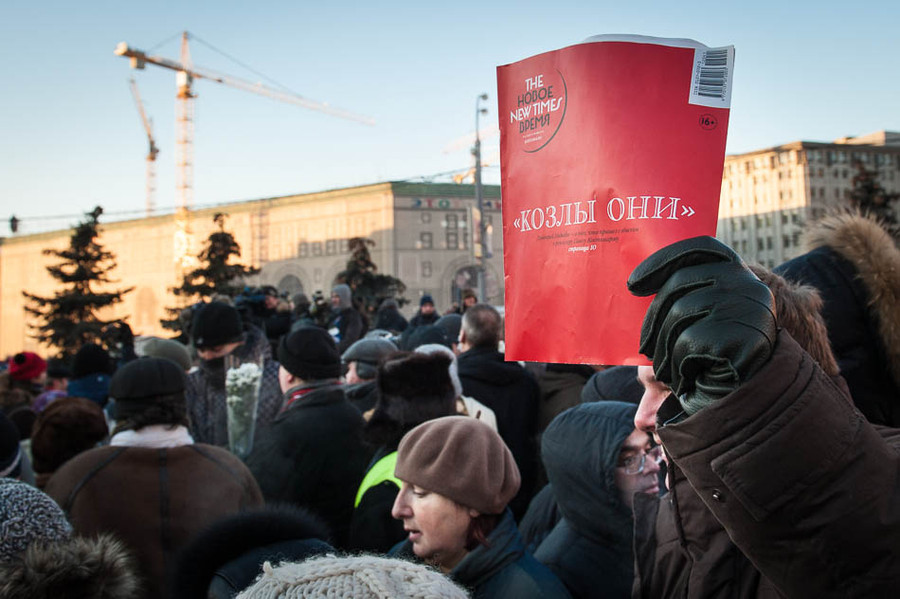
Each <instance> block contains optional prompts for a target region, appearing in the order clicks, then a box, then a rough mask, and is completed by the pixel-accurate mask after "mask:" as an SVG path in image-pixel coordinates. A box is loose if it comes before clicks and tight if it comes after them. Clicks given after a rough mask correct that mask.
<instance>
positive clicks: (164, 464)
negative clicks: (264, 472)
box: [46, 358, 263, 598]
mask: <svg viewBox="0 0 900 599" xmlns="http://www.w3.org/2000/svg"><path fill="white" fill-rule="evenodd" d="M184 389H185V377H184V371H183V370H182V369H181V367H180V366H178V365H177V364H175V363H174V362H172V361H170V360H166V359H164V358H139V359H137V360H134V361H132V362H129V363H128V364H126V365H125V366H123V367H122V368H120V369H119V370H118V371H117V372H116V374H115V375H113V379H112V382H111V384H110V394H111V395H112V396H113V397H114V398H115V399H116V411H117V414H116V422H117V425H116V428H115V430H114V431H113V436H112V439H111V440H110V444H109V446H106V447H100V448H96V449H91V450H88V451H86V452H84V453H81V454H79V455H77V456H76V457H74V458H73V459H71V460H69V461H68V462H66V463H65V464H63V465H62V466H61V467H60V468H59V469H58V470H57V471H56V473H55V474H54V475H53V476H52V477H50V480H49V481H48V482H47V487H46V489H47V494H48V495H50V496H51V497H52V498H53V499H54V500H55V501H56V502H57V503H58V504H59V505H60V506H61V507H62V508H63V510H64V511H65V512H66V514H67V516H68V517H69V520H70V522H71V523H72V526H73V528H74V529H75V531H76V532H77V533H79V534H82V535H96V534H99V533H111V534H115V535H116V536H117V537H119V538H120V539H121V540H122V541H123V542H125V544H126V545H127V546H128V548H129V550H130V551H132V552H133V553H134V554H135V556H136V557H137V558H138V567H139V570H140V574H141V577H142V580H143V585H144V591H145V592H144V593H143V594H142V595H140V596H142V597H147V598H150V597H154V598H157V597H167V596H168V593H167V592H166V581H167V580H168V578H169V577H170V576H172V573H173V569H174V564H175V556H176V554H177V553H178V551H179V550H180V549H181V548H182V547H184V546H186V545H187V543H188V542H189V541H190V540H191V539H192V538H193V536H194V535H196V534H197V533H198V532H199V531H201V530H202V529H203V528H205V527H206V526H207V525H209V524H211V523H212V522H214V521H216V520H218V519H219V518H221V517H223V516H226V515H229V514H234V513H237V512H239V511H241V510H245V509H249V508H253V507H256V506H259V505H262V503H263V499H262V495H261V493H260V491H259V487H258V486H257V484H256V481H255V480H254V479H253V475H251V474H250V471H249V470H248V469H247V468H246V466H244V465H243V464H242V463H241V461H240V460H238V459H237V458H236V457H234V456H233V455H231V454H230V453H228V452H227V451H225V450H224V449H221V448H218V447H213V446H210V445H204V444H195V443H194V440H193V439H192V438H191V436H190V434H189V433H188V428H187V424H188V415H187V406H186V405H185V396H184Z"/></svg>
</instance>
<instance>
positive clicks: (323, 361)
mask: <svg viewBox="0 0 900 599" xmlns="http://www.w3.org/2000/svg"><path fill="white" fill-rule="evenodd" d="M278 361H279V362H281V365H282V366H284V369H285V370H287V371H288V372H290V373H291V374H293V375H294V376H296V377H300V378H301V379H303V380H305V381H315V380H321V379H333V378H337V377H339V376H341V373H342V372H343V368H342V366H341V354H339V353H338V348H337V345H335V343H334V338H333V337H332V336H331V335H329V334H328V333H327V332H326V331H325V330H324V329H320V328H319V327H300V328H299V329H297V330H296V331H291V332H290V333H288V334H287V335H285V336H284V337H282V338H281V343H280V344H279V345H278Z"/></svg>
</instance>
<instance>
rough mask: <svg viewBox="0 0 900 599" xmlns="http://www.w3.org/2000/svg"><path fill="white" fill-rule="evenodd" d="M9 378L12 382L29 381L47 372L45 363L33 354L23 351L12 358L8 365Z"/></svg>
mask: <svg viewBox="0 0 900 599" xmlns="http://www.w3.org/2000/svg"><path fill="white" fill-rule="evenodd" d="M8 369H9V377H10V378H11V379H12V380H14V381H30V380H31V379H36V378H37V377H39V376H41V373H42V372H44V371H45V370H47V362H46V361H45V360H44V358H42V357H40V356H39V355H37V354H36V353H34V352H30V351H23V352H19V353H17V354H16V355H14V356H13V357H12V359H11V360H10V361H9V365H8Z"/></svg>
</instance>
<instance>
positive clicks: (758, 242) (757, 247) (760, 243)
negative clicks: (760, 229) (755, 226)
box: [756, 238, 765, 252]
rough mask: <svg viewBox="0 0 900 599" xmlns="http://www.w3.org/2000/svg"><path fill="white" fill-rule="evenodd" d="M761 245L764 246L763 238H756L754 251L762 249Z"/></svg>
mask: <svg viewBox="0 0 900 599" xmlns="http://www.w3.org/2000/svg"><path fill="white" fill-rule="evenodd" d="M763 247H765V246H764V245H763V240H762V238H757V240H756V251H757V252H761V251H763Z"/></svg>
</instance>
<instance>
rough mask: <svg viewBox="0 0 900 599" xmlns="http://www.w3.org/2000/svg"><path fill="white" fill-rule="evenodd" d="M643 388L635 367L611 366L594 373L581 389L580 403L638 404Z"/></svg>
mask: <svg viewBox="0 0 900 599" xmlns="http://www.w3.org/2000/svg"><path fill="white" fill-rule="evenodd" d="M643 394H644V388H643V386H641V384H640V383H639V382H638V380H637V366H613V367H612V368H607V369H606V370H601V371H600V372H596V373H594V375H593V376H591V378H589V379H588V382H587V383H585V385H584V387H582V389H581V403H590V402H594V401H624V402H626V403H632V404H635V405H637V404H639V403H641V396H642V395H643Z"/></svg>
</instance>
